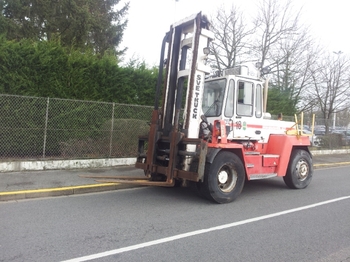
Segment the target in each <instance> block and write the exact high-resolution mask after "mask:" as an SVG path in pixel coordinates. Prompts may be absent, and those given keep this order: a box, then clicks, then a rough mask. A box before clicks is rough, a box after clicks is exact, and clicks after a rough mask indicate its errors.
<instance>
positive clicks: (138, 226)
mask: <svg viewBox="0 0 350 262" xmlns="http://www.w3.org/2000/svg"><path fill="white" fill-rule="evenodd" d="M349 217H350V174H349V167H338V168H328V169H319V170H315V173H314V178H313V181H312V182H311V184H310V186H309V187H308V188H306V189H303V190H291V189H288V188H287V187H286V186H285V185H284V182H283V179H281V178H275V179H268V180H260V181H251V182H249V183H247V184H246V185H245V187H244V190H243V192H242V194H241V196H240V197H239V198H238V199H237V200H236V201H235V202H233V203H229V204H223V205H219V204H213V203H211V202H208V201H207V200H204V199H201V198H199V197H197V196H196V195H195V194H194V193H193V192H192V191H191V190H189V189H188V188H134V189H123V190H117V191H109V192H104V193H93V194H84V195H73V196H65V197H55V198H40V199H32V200H21V201H9V202H0V218H1V219H0V261H36V262H39V261H64V260H71V261H92V260H93V259H95V260H93V261H332V262H333V261H339V262H340V261H350V219H349Z"/></svg>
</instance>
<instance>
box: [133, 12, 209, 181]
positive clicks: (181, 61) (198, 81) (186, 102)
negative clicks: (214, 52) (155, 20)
mask: <svg viewBox="0 0 350 262" xmlns="http://www.w3.org/2000/svg"><path fill="white" fill-rule="evenodd" d="M208 29H209V22H208V20H207V18H206V17H205V16H203V15H202V14H201V13H198V14H196V15H193V16H190V17H188V18H186V19H184V20H182V21H180V22H178V23H176V24H174V25H172V26H171V27H170V31H169V32H168V33H167V34H166V36H165V37H164V40H163V44H162V52H161V58H160V63H159V76H158V82H157V88H156V97H155V106H154V110H153V113H152V120H151V127H150V132H149V135H148V137H144V138H142V137H140V139H139V153H138V158H137V162H136V167H138V168H142V169H144V171H145V174H146V176H148V177H150V178H152V180H154V181H161V182H163V184H165V186H166V185H168V184H169V186H172V185H173V183H174V177H175V178H189V179H190V180H195V181H198V178H196V174H195V173H192V172H186V171H188V170H189V168H190V167H189V166H190V162H191V161H192V158H193V157H194V156H195V157H198V156H199V155H200V152H198V147H200V145H202V146H204V145H203V144H204V143H203V141H201V140H200V139H198V134H199V128H200V127H199V126H200V122H201V105H202V96H203V88H204V80H205V75H206V74H208V73H210V67H209V66H207V65H206V58H207V55H208V54H209V43H210V41H211V40H212V39H213V38H214V35H213V33H212V32H211V31H209V30H208ZM166 50H167V58H166V59H164V58H165V52H166ZM164 62H165V65H166V67H165V79H164V81H163V75H162V72H163V65H164ZM162 83H164V85H163V87H161V85H162ZM161 93H162V107H161V108H159V106H158V103H159V100H160V94H161ZM182 108H184V113H183V115H182V116H181V111H182V110H181V109H182ZM146 147H147V148H146ZM145 150H147V153H144V152H145ZM202 158H205V154H204V153H202ZM202 161H205V159H202ZM203 172H204V171H203ZM186 173H187V174H186ZM189 176H190V177H189ZM164 182H165V183H164Z"/></svg>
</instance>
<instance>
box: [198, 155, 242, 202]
mask: <svg viewBox="0 0 350 262" xmlns="http://www.w3.org/2000/svg"><path fill="white" fill-rule="evenodd" d="M244 182H245V170H244V166H243V164H242V161H241V159H240V158H239V157H238V156H237V155H235V154H233V153H231V152H227V151H222V152H220V153H219V154H218V155H217V156H216V157H215V159H214V161H213V163H212V164H207V165H206V168H205V174H204V182H203V183H198V184H197V187H198V189H199V191H200V192H201V194H202V195H204V196H205V197H206V198H208V199H209V200H212V201H215V202H217V203H220V204H223V203H229V202H232V201H233V200H235V199H236V198H237V197H238V196H239V195H240V193H241V192H242V189H243V186H244Z"/></svg>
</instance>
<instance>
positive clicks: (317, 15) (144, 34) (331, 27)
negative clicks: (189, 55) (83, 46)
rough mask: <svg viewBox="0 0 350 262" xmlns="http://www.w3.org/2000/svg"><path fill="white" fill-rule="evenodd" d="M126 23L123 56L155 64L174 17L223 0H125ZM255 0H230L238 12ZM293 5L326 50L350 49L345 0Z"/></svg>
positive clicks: (208, 10) (210, 8) (211, 8)
mask: <svg viewBox="0 0 350 262" xmlns="http://www.w3.org/2000/svg"><path fill="white" fill-rule="evenodd" d="M128 1H129V2H130V9H129V15H128V19H129V23H128V27H127V29H126V30H125V33H124V38H123V42H122V46H123V47H128V52H127V53H126V57H125V60H128V59H129V58H131V57H135V58H139V59H141V60H145V61H146V63H147V64H148V65H150V66H152V65H158V63H159V56H160V48H161V43H162V40H163V37H164V35H165V33H166V32H167V31H169V28H170V25H171V24H172V23H174V21H178V20H181V19H183V18H185V17H187V16H189V15H192V14H195V13H198V12H202V13H204V14H208V15H210V14H212V13H213V12H215V10H216V9H217V8H218V7H219V6H220V5H221V4H222V3H225V4H227V3H232V1H227V0H226V1H224V0H178V1H177V2H176V1H175V0H128ZM258 2H259V0H249V1H248V0H234V3H235V5H236V6H237V7H239V8H240V10H241V11H242V12H245V13H246V14H248V15H250V14H253V11H252V10H253V8H254V7H255V6H256V3H258ZM293 5H294V6H295V7H296V8H301V7H303V14H302V17H303V20H304V21H302V23H303V24H309V25H310V26H311V29H312V33H313V35H314V36H315V37H317V38H318V39H320V41H321V43H322V45H324V46H326V47H327V48H328V49H329V51H331V52H332V51H342V52H344V53H350V36H349V30H348V26H350V15H349V12H348V10H349V7H350V2H349V1H348V0H332V1H330V0H293Z"/></svg>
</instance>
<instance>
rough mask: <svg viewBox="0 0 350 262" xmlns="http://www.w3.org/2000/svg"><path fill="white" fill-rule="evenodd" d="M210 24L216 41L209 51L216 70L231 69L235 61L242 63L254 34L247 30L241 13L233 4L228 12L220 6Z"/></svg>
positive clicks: (251, 30)
mask: <svg viewBox="0 0 350 262" xmlns="http://www.w3.org/2000/svg"><path fill="white" fill-rule="evenodd" d="M211 22H212V31H213V32H214V34H215V39H216V41H214V42H212V43H211V51H212V55H213V56H214V61H215V62H214V63H215V66H216V67H217V69H218V70H219V71H222V70H223V69H226V68H232V67H234V66H235V65H236V63H237V60H241V61H240V62H242V59H244V56H245V55H246V53H248V52H249V48H250V47H251V45H250V44H249V41H248V39H249V37H250V36H251V35H252V34H253V32H254V30H253V29H248V26H247V23H246V21H245V19H244V18H243V15H242V13H241V12H240V11H239V10H238V8H237V7H236V6H234V5H233V4H232V6H231V9H230V10H229V11H226V8H225V7H224V6H221V7H220V8H218V10H217V12H216V16H215V18H213V17H212V18H211Z"/></svg>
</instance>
